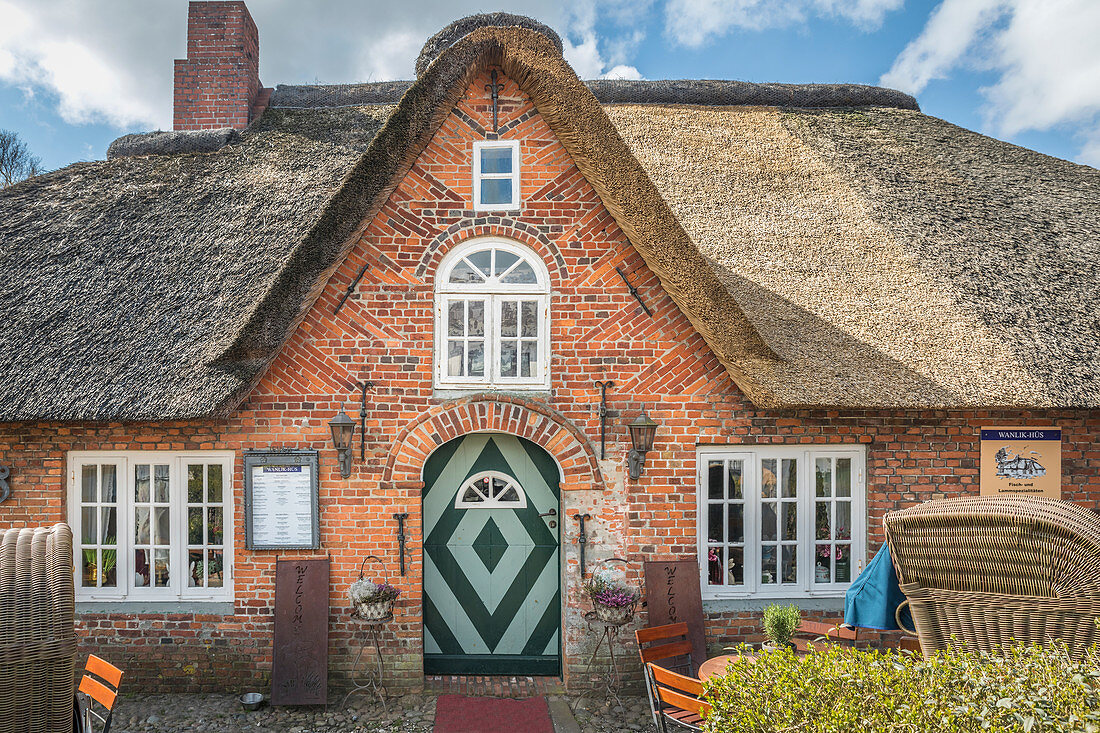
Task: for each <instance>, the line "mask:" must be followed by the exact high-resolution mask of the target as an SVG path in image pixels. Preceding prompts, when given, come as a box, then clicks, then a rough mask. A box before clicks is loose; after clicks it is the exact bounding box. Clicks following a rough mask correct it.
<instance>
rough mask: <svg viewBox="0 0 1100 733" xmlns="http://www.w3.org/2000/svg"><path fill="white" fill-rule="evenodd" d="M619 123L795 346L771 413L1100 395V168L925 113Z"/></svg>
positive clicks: (652, 114) (626, 110)
mask: <svg viewBox="0 0 1100 733" xmlns="http://www.w3.org/2000/svg"><path fill="white" fill-rule="evenodd" d="M608 114H609V115H610V117H611V118H612V120H614V122H615V124H616V127H617V129H618V130H619V132H620V134H621V135H622V136H623V138H624V139H625V140H626V141H627V143H628V144H629V145H630V147H631V150H632V151H633V152H634V154H635V155H636V156H637V158H638V159H639V160H640V161H641V163H642V165H643V167H644V168H645V170H646V172H647V173H648V174H649V176H650V178H651V179H652V180H653V181H654V182H655V183H656V184H657V187H658V189H660V191H661V193H662V194H663V195H664V198H665V200H666V201H668V203H669V205H670V206H671V207H672V209H673V210H674V211H675V212H676V215H677V217H678V219H679V220H680V222H681V223H682V224H683V226H684V228H685V229H686V230H687V232H688V234H689V235H690V236H691V238H692V241H693V242H694V243H695V244H696V246H698V247H699V250H700V251H701V252H702V253H703V254H704V256H705V257H707V259H708V261H709V262H710V265H711V267H712V269H713V270H714V272H716V273H717V274H718V275H719V277H720V278H721V279H722V282H723V283H724V284H725V286H726V288H727V289H728V290H729V292H730V293H731V294H732V295H733V297H734V298H735V299H736V301H737V303H738V305H739V306H740V307H741V308H742V309H743V311H744V313H745V314H746V315H747V316H748V319H749V321H750V322H751V323H752V324H753V327H754V328H755V329H756V331H757V332H758V333H759V334H760V335H761V336H762V337H763V339H764V341H765V342H767V344H768V346H769V347H771V348H772V350H773V351H774V352H775V353H776V355H777V356H778V357H779V361H777V362H753V363H750V364H747V365H745V366H744V367H743V368H744V369H745V370H746V371H747V372H748V373H749V376H750V378H752V379H754V380H756V381H757V382H758V383H759V384H760V385H762V386H763V387H764V389H765V390H766V391H767V392H768V393H769V394H770V395H771V397H770V398H766V399H765V400H764V403H765V404H769V403H770V404H797V405H849V406H884V407H893V406H945V407H947V406H955V407H957V406H1021V407H1025V406H1026V407H1053V406H1100V343H1098V342H1100V288H1097V283H1100V171H1097V170H1095V169H1093V168H1089V167H1087V166H1081V165H1075V164H1073V163H1069V162H1066V161H1064V160H1058V159H1055V158H1051V157H1048V156H1045V155H1041V154H1039V153H1036V152H1034V151H1031V150H1026V149H1024V148H1020V147H1017V146H1014V145H1009V144H1007V143H1003V142H1000V141H997V140H993V139H991V138H988V137H985V136H983V135H979V134H977V133H974V132H970V131H968V130H964V129H962V128H959V127H956V126H955V125H951V124H949V123H947V122H944V121H943V120H939V119H936V118H934V117H928V116H926V115H923V114H920V113H918V112H913V111H908V110H897V109H882V108H865V109H837V110H812V111H811V110H777V109H768V108H751V107H739V108H738V107H723V108H711V109H701V108H698V107H683V106H659V107H657V106H643V105H629V106H621V107H612V108H609V109H608Z"/></svg>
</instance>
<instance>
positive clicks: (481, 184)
mask: <svg viewBox="0 0 1100 733" xmlns="http://www.w3.org/2000/svg"><path fill="white" fill-rule="evenodd" d="M473 168H474V209H475V210H478V211H486V210H501V209H517V208H519V205H520V202H519V142H518V141H516V140H506V141H500V142H498V141H495V140H494V141H483V142H476V143H474V165H473Z"/></svg>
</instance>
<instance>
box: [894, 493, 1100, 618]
mask: <svg viewBox="0 0 1100 733" xmlns="http://www.w3.org/2000/svg"><path fill="white" fill-rule="evenodd" d="M883 523H884V524H885V528H886V542H887V543H888V544H889V545H890V556H891V558H893V561H894V566H895V568H896V569H897V571H898V581H899V582H900V583H901V584H902V585H907V584H917V585H919V586H920V587H922V588H937V589H941V590H954V591H973V592H978V593H1001V594H1005V595H1024V596H1038V597H1046V598H1067V597H1068V598H1096V597H1100V515H1097V514H1096V513H1095V512H1091V511H1089V510H1087V509H1083V508H1082V507H1079V506H1077V505H1075V504H1071V503H1069V502H1065V501H1057V500H1054V499H1042V498H1036V497H1029V496H982V497H967V498H960V499H940V500H936V501H928V502H925V503H923V504H918V505H916V506H912V507H909V508H908V509H902V510H901V511H896V512H890V513H889V514H887V515H886V516H885V517H884V519H883Z"/></svg>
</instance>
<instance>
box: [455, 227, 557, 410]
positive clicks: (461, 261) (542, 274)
mask: <svg viewBox="0 0 1100 733" xmlns="http://www.w3.org/2000/svg"><path fill="white" fill-rule="evenodd" d="M435 290H436V303H435V307H436V318H435V332H436V369H435V374H436V380H435V382H436V386H437V387H444V388H447V387H453V388H459V389H461V388H485V387H497V388H506V389H547V388H549V386H550V278H549V275H548V273H547V271H546V266H545V265H544V264H543V262H542V260H541V259H540V258H539V257H538V256H537V255H535V253H534V252H532V251H531V250H529V249H527V248H526V247H524V246H523V245H521V244H518V243H516V242H512V241H509V240H505V239H497V238H483V239H475V240H471V241H469V242H465V243H463V244H462V245H460V246H458V247H456V248H455V249H454V250H453V251H451V252H450V253H449V254H448V255H447V256H446V257H445V258H444V259H443V262H441V263H440V266H439V271H438V275H437V278H436V288H435Z"/></svg>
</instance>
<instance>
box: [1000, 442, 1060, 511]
mask: <svg viewBox="0 0 1100 733" xmlns="http://www.w3.org/2000/svg"><path fill="white" fill-rule="evenodd" d="M979 480H980V482H981V493H982V495H983V496H997V495H1001V494H1029V495H1031V496H1045V497H1047V498H1050V499H1061V498H1062V431H1061V429H1059V428H1032V427H1023V428H1001V427H994V428H982V449H981V476H980V479H979Z"/></svg>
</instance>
